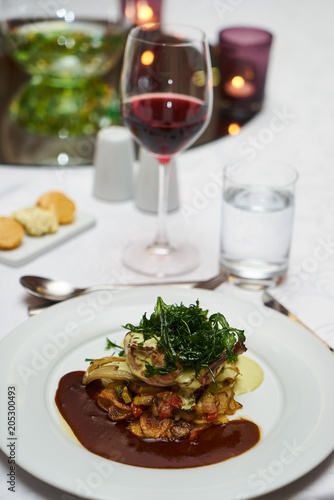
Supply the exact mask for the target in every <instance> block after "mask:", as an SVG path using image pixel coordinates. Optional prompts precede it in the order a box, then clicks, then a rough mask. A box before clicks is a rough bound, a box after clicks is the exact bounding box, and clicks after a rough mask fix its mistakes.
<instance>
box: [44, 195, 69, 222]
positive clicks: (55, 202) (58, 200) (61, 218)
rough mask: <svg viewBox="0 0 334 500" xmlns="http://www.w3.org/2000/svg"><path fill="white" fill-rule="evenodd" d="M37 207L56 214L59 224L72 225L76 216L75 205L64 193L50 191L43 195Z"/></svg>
mask: <svg viewBox="0 0 334 500" xmlns="http://www.w3.org/2000/svg"><path fill="white" fill-rule="evenodd" d="M36 205H37V206H39V207H42V208H47V209H48V210H51V211H52V212H53V213H55V214H56V216H57V218H58V222H59V224H71V222H73V219H74V214H75V209H76V207H75V204H74V203H73V201H72V200H70V199H69V198H67V196H65V195H64V194H63V193H60V192H58V191H49V192H48V193H45V194H43V195H42V196H41V197H40V198H39V200H38V201H37V203H36Z"/></svg>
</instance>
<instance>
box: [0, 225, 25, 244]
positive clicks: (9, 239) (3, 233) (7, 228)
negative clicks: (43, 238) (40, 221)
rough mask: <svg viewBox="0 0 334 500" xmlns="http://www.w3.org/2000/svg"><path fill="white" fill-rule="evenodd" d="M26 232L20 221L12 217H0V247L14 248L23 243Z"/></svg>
mask: <svg viewBox="0 0 334 500" xmlns="http://www.w3.org/2000/svg"><path fill="white" fill-rule="evenodd" d="M24 234H25V231H24V228H23V227H22V226H21V224H20V223H19V222H17V221H16V220H14V219H12V218H10V217H0V249H1V250H12V249H13V248H17V247H19V246H20V245H21V242H22V238H23V236H24Z"/></svg>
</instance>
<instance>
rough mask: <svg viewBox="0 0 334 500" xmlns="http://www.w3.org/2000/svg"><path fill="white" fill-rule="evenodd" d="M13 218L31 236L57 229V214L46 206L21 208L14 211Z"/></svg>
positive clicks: (52, 231) (53, 231)
mask: <svg viewBox="0 0 334 500" xmlns="http://www.w3.org/2000/svg"><path fill="white" fill-rule="evenodd" d="M13 218H14V219H15V220H17V221H18V222H20V224H22V226H23V227H24V229H25V230H26V232H27V233H28V234H30V235H31V236H43V235H44V234H52V233H56V232H57V231H58V219H57V216H56V215H55V214H54V213H53V212H51V210H47V209H46V208H41V207H29V208H23V209H21V210H17V211H16V212H14V213H13Z"/></svg>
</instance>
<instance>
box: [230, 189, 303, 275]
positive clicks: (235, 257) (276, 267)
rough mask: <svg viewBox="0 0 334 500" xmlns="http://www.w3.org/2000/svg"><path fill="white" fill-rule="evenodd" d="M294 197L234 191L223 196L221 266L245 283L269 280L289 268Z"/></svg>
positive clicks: (261, 191)
mask: <svg viewBox="0 0 334 500" xmlns="http://www.w3.org/2000/svg"><path fill="white" fill-rule="evenodd" d="M293 205H294V200H293V195H292V194H291V193H288V192H282V191H270V190H259V191H249V190H246V189H240V188H238V189H236V188H231V189H229V190H227V191H226V192H225V193H224V199H223V207H222V223H221V224H222V226H221V265H222V267H223V268H224V269H227V270H228V271H229V272H230V273H231V274H232V275H236V276H240V277H244V278H246V279H270V278H271V277H273V276H279V275H282V274H284V272H285V271H286V268H287V261H288V257H289V249H290V243H291V236H292V227H293Z"/></svg>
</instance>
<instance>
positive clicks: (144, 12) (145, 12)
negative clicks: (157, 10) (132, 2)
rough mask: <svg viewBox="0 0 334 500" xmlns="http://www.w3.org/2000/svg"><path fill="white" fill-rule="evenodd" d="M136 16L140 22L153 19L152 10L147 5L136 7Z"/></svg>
mask: <svg viewBox="0 0 334 500" xmlns="http://www.w3.org/2000/svg"><path fill="white" fill-rule="evenodd" d="M137 16H138V19H140V20H141V21H145V22H147V21H150V19H152V17H153V10H152V8H151V7H150V6H149V5H141V6H140V7H138V13H137Z"/></svg>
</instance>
